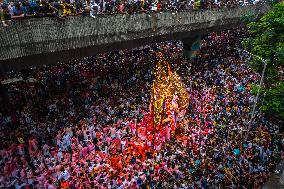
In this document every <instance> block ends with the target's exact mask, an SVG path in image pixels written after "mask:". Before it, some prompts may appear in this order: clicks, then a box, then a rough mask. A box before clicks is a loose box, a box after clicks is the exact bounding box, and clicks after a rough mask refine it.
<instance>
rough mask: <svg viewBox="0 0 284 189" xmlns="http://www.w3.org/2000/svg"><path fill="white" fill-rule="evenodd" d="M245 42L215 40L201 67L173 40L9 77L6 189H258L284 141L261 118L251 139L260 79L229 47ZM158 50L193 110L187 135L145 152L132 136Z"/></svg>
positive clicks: (2, 150)
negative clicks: (178, 79)
mask: <svg viewBox="0 0 284 189" xmlns="http://www.w3.org/2000/svg"><path fill="white" fill-rule="evenodd" d="M245 35H246V32H245V30H243V29H242V28H238V29H234V30H230V31H224V32H221V33H218V34H217V33H211V34H210V35H208V36H207V37H205V39H204V40H203V41H202V47H201V51H200V54H199V55H198V56H197V57H196V58H195V59H194V60H190V59H187V58H185V57H184V56H183V47H182V43H180V42H175V41H171V42H165V43H161V44H155V45H151V46H145V47H142V48H138V49H134V50H127V51H118V52H111V53H107V54H101V55H99V56H97V57H88V58H85V59H80V60H74V61H72V62H68V63H62V64H58V65H53V66H44V67H39V68H34V69H31V70H28V71H27V70H26V71H24V72H22V73H14V74H13V75H11V76H10V77H18V78H21V79H18V80H16V79H11V78H4V77H3V78H2V83H5V84H3V85H4V87H3V86H2V90H3V88H5V90H7V91H8V92H7V95H6V97H5V98H6V100H5V102H8V103H5V104H6V105H5V106H2V105H1V107H0V108H1V114H0V188H16V189H18V188H19V189H23V188H45V189H55V188H66V189H67V188H74V189H77V188H87V189H93V188H97V189H107V188H108V189H114V188H115V189H124V188H133V189H134V188H143V189H146V188H171V189H172V188H174V189H194V188H212V189H215V188H216V189H217V188H231V189H234V188H236V189H237V188H248V189H249V188H260V187H261V186H262V185H263V184H264V183H265V181H266V180H267V178H268V176H269V172H270V171H271V169H272V168H273V167H274V165H275V163H276V162H277V160H278V159H279V158H280V157H281V155H282V156H283V144H284V138H283V136H282V138H281V135H279V129H280V128H279V127H278V126H277V125H274V124H272V123H271V121H270V120H267V118H265V117H264V116H263V115H262V114H261V112H259V111H257V112H256V120H255V122H254V124H253V125H252V126H253V127H252V128H251V130H250V132H248V127H247V122H248V120H249V118H250V114H249V112H250V106H251V104H252V101H253V96H252V95H251V94H250V84H252V83H255V82H258V81H259V79H260V75H259V74H257V73H255V72H254V71H253V70H252V69H251V68H249V67H248V65H247V62H246V61H247V59H248V58H249V57H248V55H247V54H244V53H243V52H236V51H235V50H234V49H233V48H230V47H234V46H235V45H238V41H239V39H241V38H242V37H243V36H245ZM156 52H161V53H162V54H163V55H164V58H165V59H166V60H167V61H168V62H169V63H170V66H171V68H172V70H173V71H176V72H177V73H178V74H179V75H180V77H181V78H182V80H183V82H184V83H185V85H186V87H187V91H188V93H189V99H190V104H189V106H188V108H187V113H186V115H185V117H184V119H183V120H181V121H182V122H183V124H184V131H182V133H184V134H183V135H174V136H172V137H171V139H170V141H168V142H167V144H166V145H165V146H162V147H160V148H159V149H156V150H155V151H152V152H151V151H150V152H147V153H146V154H143V152H141V151H143V150H144V147H141V146H140V145H139V143H140V142H142V141H140V140H141V139H139V138H138V137H137V133H136V131H135V130H136V129H138V128H139V125H140V124H141V120H143V116H144V115H145V114H146V112H148V111H149V104H150V92H149V91H150V87H151V83H152V79H153V76H152V68H153V65H154V64H155V63H156V62H157V61H158V60H157V59H158V58H157V56H156ZM4 81H5V82H4ZM9 81H10V82H9ZM8 99H9V100H8ZM281 153H282V154H281Z"/></svg>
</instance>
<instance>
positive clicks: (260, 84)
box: [237, 49, 267, 139]
mask: <svg viewBox="0 0 284 189" xmlns="http://www.w3.org/2000/svg"><path fill="white" fill-rule="evenodd" d="M237 50H241V51H244V52H246V53H248V54H249V55H251V56H254V57H256V58H258V59H260V60H261V61H262V63H263V64H264V66H263V70H262V73H261V78H260V83H259V87H258V90H257V94H256V97H255V99H254V104H253V108H252V114H251V118H250V120H249V122H248V127H247V134H246V139H247V137H248V133H249V131H250V129H251V125H252V121H253V118H254V114H255V109H256V104H257V101H258V98H259V94H260V89H261V87H262V85H263V80H264V74H265V70H266V66H267V60H266V59H263V58H261V57H260V56H257V55H255V54H252V53H250V52H248V51H247V50H244V49H237Z"/></svg>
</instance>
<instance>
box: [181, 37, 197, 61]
mask: <svg viewBox="0 0 284 189" xmlns="http://www.w3.org/2000/svg"><path fill="white" fill-rule="evenodd" d="M201 39H202V35H201V34H196V35H195V36H192V37H189V38H184V39H182V40H181V41H182V43H183V54H184V56H185V57H187V58H191V55H192V50H197V49H196V44H198V43H199V42H200V40H201ZM193 46H194V47H193Z"/></svg>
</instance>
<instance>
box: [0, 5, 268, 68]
mask: <svg viewBox="0 0 284 189" xmlns="http://www.w3.org/2000/svg"><path fill="white" fill-rule="evenodd" d="M269 9H270V7H269V6H268V5H266V4H263V5H257V6H245V7H236V8H231V9H229V8H225V9H218V10H206V11H188V12H179V13H177V14H171V13H168V12H165V13H152V14H150V15H148V14H136V15H115V16H105V17H98V18H95V19H94V18H91V17H89V16H85V17H84V16H74V17H72V16H70V17H66V19H64V21H59V20H57V19H56V18H32V19H25V20H21V21H19V20H18V21H13V22H12V23H11V25H10V26H9V27H6V28H4V27H1V26H0V33H1V35H0V41H1V43H0V72H2V73H5V72H8V71H11V70H15V71H17V70H21V69H24V68H28V67H31V66H38V65H42V64H54V63H57V62H62V61H68V60H71V59H77V58H82V57H85V56H93V55H96V54H99V53H104V52H109V51H114V50H119V49H130V48H134V47H139V46H143V45H147V44H153V43H157V42H162V41H167V40H182V41H183V42H185V43H186V44H187V45H186V46H187V47H190V45H191V44H190V43H191V41H193V38H195V36H196V35H197V34H199V35H200V36H203V35H205V34H207V33H209V32H211V31H218V30H222V29H228V28H232V27H235V26H238V25H240V24H241V19H240V18H241V16H242V15H244V14H246V13H248V12H251V13H253V14H254V15H256V17H257V16H260V15H261V14H263V13H265V12H266V11H268V10H269Z"/></svg>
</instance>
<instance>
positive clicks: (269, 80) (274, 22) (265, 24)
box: [243, 2, 284, 119]
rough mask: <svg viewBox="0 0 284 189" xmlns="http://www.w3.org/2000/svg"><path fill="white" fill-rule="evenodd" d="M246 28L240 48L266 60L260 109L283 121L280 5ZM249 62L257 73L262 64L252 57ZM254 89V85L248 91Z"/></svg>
mask: <svg viewBox="0 0 284 189" xmlns="http://www.w3.org/2000/svg"><path fill="white" fill-rule="evenodd" d="M248 29H249V32H250V34H251V37H249V38H247V39H245V40H244V41H243V45H244V47H245V48H246V49H247V50H248V51H249V52H251V53H252V54H255V55H258V56H260V57H262V58H263V59H265V60H267V67H266V72H265V77H264V85H263V86H262V88H261V96H262V97H264V96H265V98H264V99H263V102H262V103H261V104H262V106H261V108H262V110H263V111H265V112H266V113H267V114H270V115H273V116H276V117H279V118H281V119H284V83H283V69H284V2H279V3H277V4H275V5H274V6H273V8H272V10H271V11H269V12H267V13H266V14H265V15H264V16H262V17H261V18H260V19H258V20H255V21H252V22H250V23H249V24H248ZM250 63H251V65H252V67H253V68H255V69H256V70H257V71H258V72H261V71H262V69H263V66H264V64H263V61H261V60H260V59H258V58H254V59H253V60H252V61H251V62H250ZM258 87H259V86H257V85H256V86H254V87H253V91H252V92H256V91H257V88H258Z"/></svg>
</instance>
